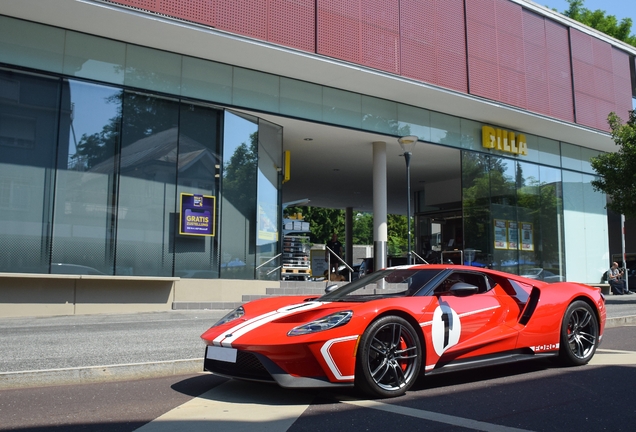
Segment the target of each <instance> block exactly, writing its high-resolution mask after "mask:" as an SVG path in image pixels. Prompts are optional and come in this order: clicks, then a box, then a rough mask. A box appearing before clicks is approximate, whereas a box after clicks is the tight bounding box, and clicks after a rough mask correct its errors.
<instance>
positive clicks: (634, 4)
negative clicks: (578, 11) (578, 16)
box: [533, 0, 636, 34]
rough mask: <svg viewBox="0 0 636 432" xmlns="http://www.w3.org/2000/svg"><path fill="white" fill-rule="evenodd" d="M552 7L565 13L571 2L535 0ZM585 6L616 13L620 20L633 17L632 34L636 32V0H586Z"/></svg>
mask: <svg viewBox="0 0 636 432" xmlns="http://www.w3.org/2000/svg"><path fill="white" fill-rule="evenodd" d="M533 1H534V2H535V3H538V4H540V5H543V6H547V7H549V8H550V9H556V10H557V11H558V12H560V13H563V12H565V11H566V10H567V9H568V8H569V7H570V4H569V3H568V2H567V1H566V0H533ZM583 7H584V8H586V9H590V10H593V11H595V10H597V9H601V10H604V11H605V14H606V15H614V16H615V17H616V18H617V19H618V21H619V22H620V21H621V19H623V18H631V19H632V34H636V1H634V0H584V2H583Z"/></svg>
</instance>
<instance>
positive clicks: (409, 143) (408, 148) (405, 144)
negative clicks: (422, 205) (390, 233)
mask: <svg viewBox="0 0 636 432" xmlns="http://www.w3.org/2000/svg"><path fill="white" fill-rule="evenodd" d="M417 139H418V138H417V137H416V136H414V135H409V136H405V137H402V138H399V139H398V142H399V143H400V146H401V147H402V150H404V160H405V161H406V231H407V237H408V243H407V244H408V246H407V251H406V262H407V263H408V264H409V265H410V264H412V262H413V260H412V258H411V155H412V154H413V153H412V151H413V148H414V147H415V143H416V142H417Z"/></svg>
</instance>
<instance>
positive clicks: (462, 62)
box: [400, 0, 468, 93]
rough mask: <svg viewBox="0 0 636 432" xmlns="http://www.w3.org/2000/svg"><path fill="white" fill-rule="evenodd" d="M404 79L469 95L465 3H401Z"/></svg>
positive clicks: (433, 0)
mask: <svg viewBox="0 0 636 432" xmlns="http://www.w3.org/2000/svg"><path fill="white" fill-rule="evenodd" d="M400 36H401V43H402V46H401V60H402V63H401V64H402V75H404V76H407V77H410V78H414V79H418V80H422V81H426V82H429V83H431V84H437V85H440V86H442V87H447V88H450V89H454V90H458V91H461V92H464V93H465V92H467V89H468V85H467V76H466V75H467V74H466V35H465V31H464V2H463V0H430V1H426V2H421V1H417V0H401V2H400Z"/></svg>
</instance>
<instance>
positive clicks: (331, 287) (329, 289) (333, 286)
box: [325, 284, 338, 293]
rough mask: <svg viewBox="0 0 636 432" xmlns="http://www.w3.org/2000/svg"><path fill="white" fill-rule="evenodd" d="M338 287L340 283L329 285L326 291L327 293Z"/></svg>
mask: <svg viewBox="0 0 636 432" xmlns="http://www.w3.org/2000/svg"><path fill="white" fill-rule="evenodd" d="M336 288H338V285H336V284H333V285H329V286H327V288H325V292H326V293H330V292H331V291H333V290H335V289H336Z"/></svg>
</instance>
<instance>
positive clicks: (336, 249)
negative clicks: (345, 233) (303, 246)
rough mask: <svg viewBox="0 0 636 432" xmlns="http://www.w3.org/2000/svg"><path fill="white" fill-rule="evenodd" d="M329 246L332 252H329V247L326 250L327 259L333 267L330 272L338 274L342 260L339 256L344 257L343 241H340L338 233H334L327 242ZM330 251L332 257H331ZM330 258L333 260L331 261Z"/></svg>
mask: <svg viewBox="0 0 636 432" xmlns="http://www.w3.org/2000/svg"><path fill="white" fill-rule="evenodd" d="M327 247H328V248H329V249H331V252H329V249H326V251H325V261H327V262H328V263H329V266H330V267H331V268H330V269H329V272H330V273H335V274H338V267H339V266H340V260H339V259H338V258H342V243H340V242H339V241H338V235H337V234H336V233H333V235H332V236H331V240H329V241H328V242H327ZM330 253H331V257H329V254H330ZM336 255H337V257H336ZM330 258H331V262H329V260H330Z"/></svg>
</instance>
